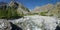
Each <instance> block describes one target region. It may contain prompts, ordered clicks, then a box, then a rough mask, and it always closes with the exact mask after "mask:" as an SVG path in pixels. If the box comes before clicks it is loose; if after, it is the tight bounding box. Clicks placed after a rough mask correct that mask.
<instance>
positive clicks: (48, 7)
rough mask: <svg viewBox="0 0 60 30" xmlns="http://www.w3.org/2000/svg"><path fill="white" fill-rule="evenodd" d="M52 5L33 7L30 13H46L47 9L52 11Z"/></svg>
mask: <svg viewBox="0 0 60 30" xmlns="http://www.w3.org/2000/svg"><path fill="white" fill-rule="evenodd" d="M52 8H53V5H52V4H47V5H44V6H41V7H38V6H37V7H35V8H34V10H33V11H32V12H35V13H38V12H47V11H48V10H49V9H52Z"/></svg>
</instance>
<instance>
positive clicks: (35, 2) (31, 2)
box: [0, 0, 60, 10]
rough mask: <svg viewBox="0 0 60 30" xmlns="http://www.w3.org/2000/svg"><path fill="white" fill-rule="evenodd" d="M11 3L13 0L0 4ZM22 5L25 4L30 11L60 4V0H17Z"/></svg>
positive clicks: (6, 0) (0, 0)
mask: <svg viewBox="0 0 60 30" xmlns="http://www.w3.org/2000/svg"><path fill="white" fill-rule="evenodd" d="M2 1H3V2H7V3H8V2H10V1H11V0H0V2H2ZM15 1H17V2H19V3H21V4H23V5H24V6H25V7H26V8H28V9H31V10H32V9H34V8H35V7H36V6H43V5H46V4H48V3H50V4H55V3H57V2H60V0H15Z"/></svg>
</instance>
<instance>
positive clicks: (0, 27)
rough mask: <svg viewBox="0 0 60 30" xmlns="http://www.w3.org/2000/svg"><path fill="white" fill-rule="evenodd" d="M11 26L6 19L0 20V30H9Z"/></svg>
mask: <svg viewBox="0 0 60 30" xmlns="http://www.w3.org/2000/svg"><path fill="white" fill-rule="evenodd" d="M11 28H12V27H11V25H10V23H9V22H8V21H7V20H6V19H0V30H11Z"/></svg>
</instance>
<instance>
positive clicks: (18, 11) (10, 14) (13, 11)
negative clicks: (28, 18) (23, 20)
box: [0, 1, 29, 19]
mask: <svg viewBox="0 0 60 30" xmlns="http://www.w3.org/2000/svg"><path fill="white" fill-rule="evenodd" d="M27 13H29V9H28V8H26V7H24V6H23V5H22V4H20V3H18V2H14V1H11V2H10V3H7V4H6V3H5V2H3V3H0V18H2V19H3V18H7V19H9V18H16V17H17V18H18V17H22V16H24V14H27Z"/></svg>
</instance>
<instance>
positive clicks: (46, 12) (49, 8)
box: [31, 2, 60, 17]
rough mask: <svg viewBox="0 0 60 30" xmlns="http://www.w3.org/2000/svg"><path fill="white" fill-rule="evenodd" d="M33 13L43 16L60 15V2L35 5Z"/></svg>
mask: <svg viewBox="0 0 60 30" xmlns="http://www.w3.org/2000/svg"><path fill="white" fill-rule="evenodd" d="M31 13H33V14H34V13H35V14H39V15H43V16H55V17H60V2H57V3H56V4H46V5H43V6H40V7H35V8H34V10H33V11H31Z"/></svg>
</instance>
